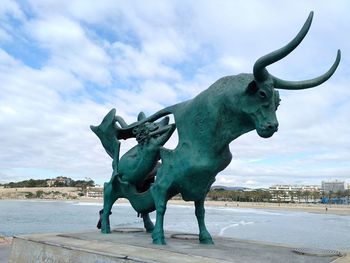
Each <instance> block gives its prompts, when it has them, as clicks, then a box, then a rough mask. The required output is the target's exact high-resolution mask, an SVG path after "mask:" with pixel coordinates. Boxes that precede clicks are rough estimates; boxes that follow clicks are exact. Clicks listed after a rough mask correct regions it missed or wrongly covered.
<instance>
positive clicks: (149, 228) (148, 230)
mask: <svg viewBox="0 0 350 263" xmlns="http://www.w3.org/2000/svg"><path fill="white" fill-rule="evenodd" d="M145 228H146V232H147V233H152V232H153V229H154V226H147V227H145Z"/></svg>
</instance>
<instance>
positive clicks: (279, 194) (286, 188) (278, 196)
mask: <svg viewBox="0 0 350 263" xmlns="http://www.w3.org/2000/svg"><path fill="white" fill-rule="evenodd" d="M320 191H321V186H319V185H287V184H276V185H272V186H270V187H269V192H270V194H271V196H272V201H278V200H281V201H284V202H291V201H293V202H308V201H309V199H310V200H311V195H312V193H315V194H317V193H320ZM305 193H308V194H309V195H305Z"/></svg>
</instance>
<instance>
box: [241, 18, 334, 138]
mask: <svg viewBox="0 0 350 263" xmlns="http://www.w3.org/2000/svg"><path fill="white" fill-rule="evenodd" d="M312 17H313V12H311V13H310V15H309V17H308V19H307V20H306V22H305V24H304V26H303V27H302V28H301V30H300V32H299V33H298V34H297V36H296V37H295V38H294V39H293V40H292V41H291V42H289V43H288V44H287V45H286V46H284V47H282V48H280V49H278V50H276V51H273V52H271V53H269V54H267V55H265V56H263V57H261V58H259V59H258V60H257V61H256V62H255V64H254V68H253V75H254V80H253V81H251V82H250V83H249V85H248V87H247V89H246V93H247V99H248V100H249V103H248V105H250V106H249V109H247V111H246V113H248V114H249V116H250V118H251V120H252V121H253V122H254V125H255V128H256V130H257V133H258V134H259V135H260V136H261V137H264V138H267V137H270V136H272V135H273V134H274V133H275V132H276V131H277V128H278V121H277V118H276V113H275V112H276V110H277V107H278V104H279V101H280V99H279V95H278V91H276V90H275V89H288V90H299V89H308V88H312V87H315V86H318V85H320V84H322V83H323V82H325V81H326V80H328V79H329V78H330V77H331V76H332V75H333V73H334V72H335V70H336V69H337V67H338V64H339V61H340V50H338V53H337V58H336V60H335V62H334V64H333V65H332V67H331V68H330V69H329V70H328V71H327V72H326V73H324V74H323V75H321V76H319V77H317V78H314V79H310V80H304V81H286V80H282V79H279V78H277V77H275V76H273V75H271V74H270V73H269V72H268V71H267V69H266V67H267V66H268V65H271V64H272V63H274V62H276V61H278V60H280V59H282V58H284V57H285V56H287V55H288V54H289V53H290V52H292V51H293V50H294V49H295V48H296V47H297V46H298V45H299V44H300V42H301V41H302V40H303V38H304V37H305V35H306V34H307V32H308V31H309V28H310V26H311V22H312Z"/></svg>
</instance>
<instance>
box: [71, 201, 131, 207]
mask: <svg viewBox="0 0 350 263" xmlns="http://www.w3.org/2000/svg"><path fill="white" fill-rule="evenodd" d="M72 205H81V206H103V203H95V202H74V203H72ZM118 206H124V207H130V206H131V205H130V204H128V203H120V204H119V203H115V204H114V206H113V207H118Z"/></svg>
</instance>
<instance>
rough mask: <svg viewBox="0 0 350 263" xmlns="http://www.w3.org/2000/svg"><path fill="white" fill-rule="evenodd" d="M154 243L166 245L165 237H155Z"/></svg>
mask: <svg viewBox="0 0 350 263" xmlns="http://www.w3.org/2000/svg"><path fill="white" fill-rule="evenodd" d="M153 244H154V245H166V243H165V240H164V237H161V238H153Z"/></svg>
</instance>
